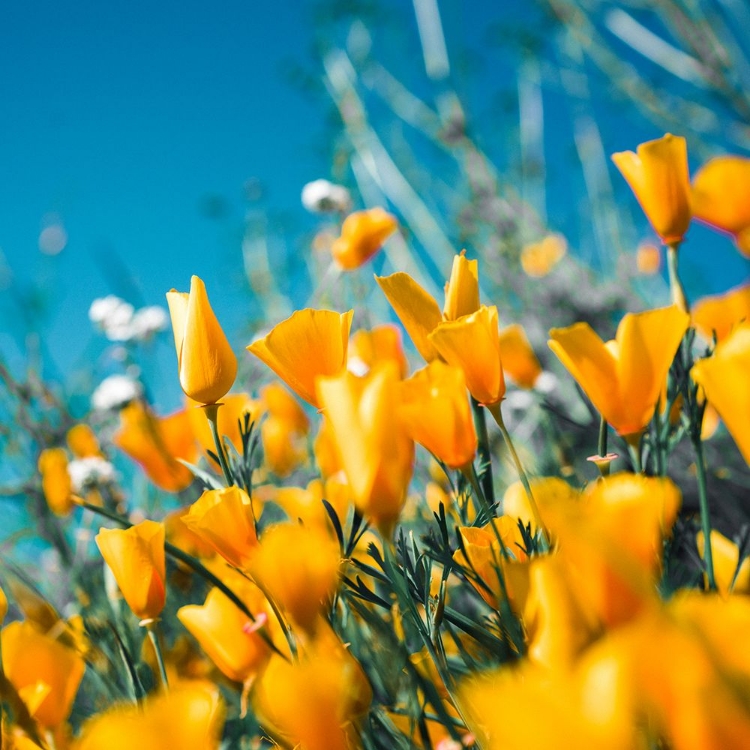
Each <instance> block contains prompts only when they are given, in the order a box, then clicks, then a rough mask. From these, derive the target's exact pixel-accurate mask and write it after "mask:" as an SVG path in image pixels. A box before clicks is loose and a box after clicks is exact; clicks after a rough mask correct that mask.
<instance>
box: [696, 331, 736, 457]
mask: <svg viewBox="0 0 750 750" xmlns="http://www.w3.org/2000/svg"><path fill="white" fill-rule="evenodd" d="M748 372H750V323H742V324H740V325H739V326H737V327H736V328H735V329H734V331H733V332H732V334H731V335H730V336H729V337H728V338H726V339H725V340H724V341H722V342H721V343H720V344H718V345H717V347H716V349H715V350H714V353H713V355H712V356H710V357H707V358H706V359H701V360H699V361H698V362H696V363H695V365H693V369H692V370H691V371H690V376H691V377H692V378H693V380H694V381H695V382H696V383H698V385H700V386H701V387H702V388H703V391H704V393H705V394H706V400H707V401H708V403H709V404H710V405H711V406H713V407H714V409H716V411H717V412H718V413H719V416H720V417H721V418H722V420H724V424H725V425H726V427H727V429H728V430H729V434H730V435H731V436H732V437H733V438H734V441H735V443H737V447H738V448H739V449H740V452H741V453H742V455H743V457H744V459H745V461H747V462H748V463H749V464H750V423H749V422H748V420H747V415H748V414H750V381H749V380H748V376H747V374H748Z"/></svg>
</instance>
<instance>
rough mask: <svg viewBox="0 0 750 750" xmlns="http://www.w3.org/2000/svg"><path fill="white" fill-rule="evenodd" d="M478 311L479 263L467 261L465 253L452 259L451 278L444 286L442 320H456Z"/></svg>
mask: <svg viewBox="0 0 750 750" xmlns="http://www.w3.org/2000/svg"><path fill="white" fill-rule="evenodd" d="M478 309H479V262H478V261H476V260H467V258H466V254H465V251H463V252H461V253H459V254H458V255H456V256H454V258H453V267H452V268H451V277H450V279H449V280H448V282H447V283H446V285H445V305H444V306H443V320H458V319H459V318H461V317H463V316H464V315H471V314H472V313H473V312H476V311H477V310H478Z"/></svg>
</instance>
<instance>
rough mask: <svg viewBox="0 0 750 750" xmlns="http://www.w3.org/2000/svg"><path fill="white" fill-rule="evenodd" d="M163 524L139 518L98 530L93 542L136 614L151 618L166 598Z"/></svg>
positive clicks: (141, 617) (155, 616) (157, 615)
mask: <svg viewBox="0 0 750 750" xmlns="http://www.w3.org/2000/svg"><path fill="white" fill-rule="evenodd" d="M164 537H165V531H164V524H161V523H156V522H155V521H148V520H146V521H141V522H140V523H139V524H136V525H135V526H131V527H130V528H129V529H101V530H100V531H99V533H98V534H97V535H96V538H95V541H96V545H97V547H99V551H100V552H101V554H102V557H103V558H104V561H105V562H106V563H107V565H108V566H109V569H110V570H111V571H112V575H114V577H115V580H116V581H117V585H118V586H119V587H120V591H121V592H122V595H123V597H124V598H125V601H126V602H127V603H128V606H129V607H130V609H131V610H132V611H133V614H135V616H136V617H138V618H140V619H141V620H153V619H155V618H157V617H159V615H160V614H161V611H162V609H164V603H165V601H166V596H167V590H166V570H165V569H166V563H165V558H164Z"/></svg>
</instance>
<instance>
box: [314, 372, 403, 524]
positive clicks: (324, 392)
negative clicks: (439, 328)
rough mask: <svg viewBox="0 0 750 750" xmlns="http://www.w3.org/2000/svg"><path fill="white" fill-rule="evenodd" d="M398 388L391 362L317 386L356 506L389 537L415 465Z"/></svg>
mask: <svg viewBox="0 0 750 750" xmlns="http://www.w3.org/2000/svg"><path fill="white" fill-rule="evenodd" d="M398 385H399V379H398V374H397V372H396V367H395V365H393V364H391V363H385V364H381V365H379V366H378V367H376V368H374V369H372V370H371V371H370V372H369V373H368V374H367V375H366V376H365V377H363V378H358V377H356V376H355V375H353V374H352V373H350V372H343V373H341V375H339V376H337V377H332V378H319V379H318V381H317V388H318V398H319V399H320V404H321V406H322V408H323V410H324V412H325V416H326V419H328V421H329V423H330V425H331V430H332V433H333V435H334V439H335V442H336V446H337V453H338V456H339V457H340V459H341V462H342V465H343V468H344V471H345V473H346V476H347V479H348V481H349V486H350V487H351V491H352V499H353V500H354V504H355V506H356V507H357V509H358V510H359V511H360V513H363V514H364V515H367V516H369V517H370V518H371V519H373V520H374V521H375V523H376V524H377V525H378V526H379V527H380V530H381V531H382V532H383V533H385V534H390V532H391V531H392V528H393V526H394V525H395V523H396V521H397V520H398V516H399V514H400V512H401V508H402V507H403V504H404V501H405V499H406V491H407V488H408V485H409V481H410V479H411V474H412V469H413V461H414V443H413V441H412V440H411V439H410V438H409V436H408V435H407V433H406V429H405V427H404V425H403V423H402V422H401V419H400V417H399V414H398V412H399V389H398Z"/></svg>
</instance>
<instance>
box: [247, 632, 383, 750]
mask: <svg viewBox="0 0 750 750" xmlns="http://www.w3.org/2000/svg"><path fill="white" fill-rule="evenodd" d="M371 701H372V689H371V688H370V685H369V683H368V681H367V677H366V676H365V674H364V672H363V670H362V667H361V666H360V665H359V663H358V662H357V660H356V659H355V658H354V657H353V656H352V655H351V654H350V653H349V651H348V650H347V649H346V648H344V646H343V644H342V643H341V642H340V641H339V640H338V638H337V637H336V636H335V635H334V634H333V633H332V632H331V631H330V630H328V629H327V626H325V628H324V629H322V632H321V633H320V634H319V635H318V637H317V638H316V639H315V640H314V641H313V642H312V643H311V644H310V645H309V647H308V648H306V649H304V650H303V651H302V653H301V654H300V658H299V660H298V661H296V662H294V663H290V662H288V661H285V660H284V659H282V658H280V657H278V656H274V657H272V659H271V661H270V663H269V665H268V667H267V668H266V669H265V671H264V672H263V674H262V675H261V676H260V678H259V680H258V683H257V685H256V687H255V689H254V691H253V705H254V708H255V710H256V713H257V714H258V716H259V718H260V720H261V723H262V724H263V725H265V726H269V727H270V728H271V729H272V731H273V734H274V735H275V736H279V737H280V738H282V739H283V740H284V741H285V743H286V744H287V746H289V747H298V748H300V750H351V749H352V748H355V747H358V746H359V741H358V738H357V724H358V723H359V721H360V719H361V718H362V717H363V716H365V714H366V713H367V711H368V709H369V707H370V702H371Z"/></svg>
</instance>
